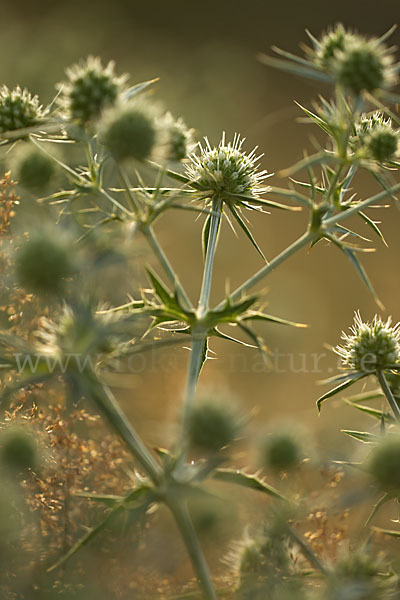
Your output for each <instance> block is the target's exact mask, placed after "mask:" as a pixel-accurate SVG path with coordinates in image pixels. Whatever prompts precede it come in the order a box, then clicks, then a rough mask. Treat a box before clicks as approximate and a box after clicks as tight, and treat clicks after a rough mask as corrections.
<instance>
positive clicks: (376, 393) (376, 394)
mask: <svg viewBox="0 0 400 600" xmlns="http://www.w3.org/2000/svg"><path fill="white" fill-rule="evenodd" d="M382 397H384V393H383V392H382V390H381V389H380V388H378V389H376V390H371V391H369V392H361V394H355V395H354V396H350V398H346V401H347V402H349V403H351V404H353V403H358V402H367V401H368V400H376V399H377V398H382Z"/></svg>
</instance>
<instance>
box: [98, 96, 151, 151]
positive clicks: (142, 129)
mask: <svg viewBox="0 0 400 600" xmlns="http://www.w3.org/2000/svg"><path fill="white" fill-rule="evenodd" d="M156 117H157V113H156V108H155V107H154V106H153V105H152V104H149V103H148V102H146V101H139V100H135V101H133V102H131V103H129V104H127V105H126V106H124V107H118V108H115V109H112V110H110V111H108V112H107V113H106V114H105V115H104V118H103V120H102V123H101V125H100V132H99V140H100V142H101V143H102V144H103V145H104V146H105V147H106V148H107V150H108V151H109V152H110V154H111V155H112V156H113V157H114V158H115V160H117V161H123V160H126V159H129V158H134V159H136V160H146V159H147V158H149V157H150V155H151V153H152V150H153V148H154V146H155V144H156V141H157V125H156Z"/></svg>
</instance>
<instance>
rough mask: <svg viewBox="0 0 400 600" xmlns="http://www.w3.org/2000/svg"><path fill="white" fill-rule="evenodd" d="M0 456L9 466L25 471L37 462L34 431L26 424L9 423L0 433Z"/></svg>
mask: <svg viewBox="0 0 400 600" xmlns="http://www.w3.org/2000/svg"><path fill="white" fill-rule="evenodd" d="M0 457H1V460H2V462H3V463H4V464H5V465H6V466H7V467H9V468H12V469H15V470H17V471H25V470H26V469H30V468H33V467H34V466H35V465H36V464H37V462H38V447H37V443H36V439H35V437H34V432H33V431H31V430H30V429H29V428H28V427H27V426H24V427H22V426H20V425H10V426H8V427H7V428H6V429H4V430H3V431H2V432H1V435H0Z"/></svg>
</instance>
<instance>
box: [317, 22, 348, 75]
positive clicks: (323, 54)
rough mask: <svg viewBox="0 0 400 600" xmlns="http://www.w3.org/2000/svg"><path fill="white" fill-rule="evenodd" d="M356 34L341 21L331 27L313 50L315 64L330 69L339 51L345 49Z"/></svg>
mask: <svg viewBox="0 0 400 600" xmlns="http://www.w3.org/2000/svg"><path fill="white" fill-rule="evenodd" d="M354 37H355V36H354V34H353V33H351V32H349V31H346V30H345V28H344V27H343V25H342V24H341V23H338V24H337V25H336V26H335V27H334V28H333V29H329V30H328V31H327V32H326V33H325V34H324V35H323V36H322V37H321V39H320V40H319V44H318V45H317V46H316V48H315V50H314V51H313V53H312V54H313V60H314V62H315V64H316V65H317V66H318V67H320V68H322V69H324V70H328V71H329V69H330V68H331V66H332V59H334V58H335V57H336V55H337V52H338V51H340V50H344V49H345V47H346V45H347V43H348V42H349V41H350V40H352V39H353V38H354Z"/></svg>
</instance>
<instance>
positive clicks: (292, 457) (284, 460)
mask: <svg viewBox="0 0 400 600" xmlns="http://www.w3.org/2000/svg"><path fill="white" fill-rule="evenodd" d="M303 458H304V454H303V452H302V448H301V445H300V443H299V440H298V439H297V436H296V435H294V434H292V433H291V432H285V431H282V432H279V431H278V432H276V433H273V434H271V435H269V436H268V437H267V438H266V440H265V441H264V445H263V450H262V462H263V463H264V464H265V466H266V467H268V468H270V469H272V470H273V471H287V470H289V469H293V468H295V467H297V466H298V465H299V464H300V463H301V461H302V460H303Z"/></svg>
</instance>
